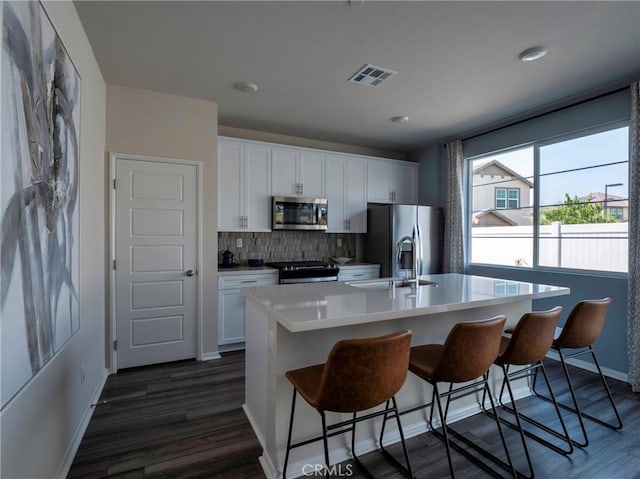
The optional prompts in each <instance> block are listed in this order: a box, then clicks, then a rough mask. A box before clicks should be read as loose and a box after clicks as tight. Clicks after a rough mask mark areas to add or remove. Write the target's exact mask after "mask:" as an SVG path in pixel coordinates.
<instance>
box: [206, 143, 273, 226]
mask: <svg viewBox="0 0 640 479" xmlns="http://www.w3.org/2000/svg"><path fill="white" fill-rule="evenodd" d="M270 188H271V148H270V147H269V146H263V145H261V144H254V143H246V142H242V141H236V140H228V139H222V138H220V139H219V140H218V231H271V222H270V219H271V203H270V201H269V197H270V196H271V189H270Z"/></svg>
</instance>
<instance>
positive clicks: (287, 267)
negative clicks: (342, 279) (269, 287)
mask: <svg viewBox="0 0 640 479" xmlns="http://www.w3.org/2000/svg"><path fill="white" fill-rule="evenodd" d="M267 266H271V267H272V268H277V269H278V271H279V273H278V279H279V283H280V284H294V283H318V282H321V281H338V273H339V272H340V269H339V268H338V267H337V266H336V265H335V264H329V263H323V262H322V261H278V262H274V263H267Z"/></svg>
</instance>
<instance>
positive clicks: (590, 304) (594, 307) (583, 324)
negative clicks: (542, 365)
mask: <svg viewBox="0 0 640 479" xmlns="http://www.w3.org/2000/svg"><path fill="white" fill-rule="evenodd" d="M610 305H611V298H604V299H596V300H587V301H580V302H579V303H578V304H576V305H575V306H574V308H573V309H572V310H571V313H569V317H568V318H567V321H566V322H565V324H564V327H562V328H557V330H556V336H557V338H556V339H555V340H554V341H553V344H552V345H551V348H552V349H554V350H555V351H557V352H558V355H559V356H560V362H561V363H562V369H563V371H564V376H565V378H566V380H567V384H568V386H569V392H570V394H571V400H572V402H573V406H570V405H566V404H562V403H560V402H558V405H559V406H560V407H562V408H563V409H566V410H568V411H571V412H572V413H574V414H575V415H576V416H577V417H578V420H579V422H580V429H582V436H583V441H582V442H578V441H575V440H572V442H573V444H574V445H576V446H578V447H586V446H588V445H589V438H588V436H587V430H586V428H585V425H584V420H583V418H586V419H589V420H591V421H594V422H596V423H598V424H600V425H602V426H605V427H608V428H609V429H614V430H616V429H621V428H622V419H620V414H619V413H618V409H617V408H616V404H615V402H614V401H613V396H612V395H611V390H610V389H609V385H608V384H607V381H606V380H605V378H604V374H602V369H600V363H599V362H598V358H597V357H596V353H595V351H594V350H593V343H595V342H596V340H597V339H598V337H599V336H600V333H601V332H602V326H603V325H604V320H605V318H606V316H607V311H608V310H609V306H610ZM563 349H577V350H578V351H576V352H574V353H571V354H564V353H563V352H562V351H563ZM587 353H590V354H591V358H592V359H593V363H594V364H595V366H596V369H597V370H598V375H599V376H600V380H601V381H602V385H603V386H604V390H605V392H606V393H607V397H608V398H609V403H610V404H611V409H612V410H613V413H614V414H615V417H616V422H615V423H608V422H605V421H603V420H601V419H599V418H597V417H595V416H592V415H590V414H587V413H585V412H583V411H582V410H581V409H580V406H579V405H578V399H577V397H576V392H575V389H574V387H573V383H572V382H571V376H569V369H568V368H567V363H566V360H567V359H569V358H574V357H576V356H580V355H582V354H587ZM536 380H537V374H536V375H535V376H534V378H533V392H534V394H536V395H537V396H538V397H541V398H542V399H545V400H547V401H552V400H553V399H552V398H550V397H547V396H544V395H543V394H540V393H539V392H538V391H537V390H536Z"/></svg>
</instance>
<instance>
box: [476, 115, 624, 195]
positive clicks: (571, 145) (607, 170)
mask: <svg viewBox="0 0 640 479" xmlns="http://www.w3.org/2000/svg"><path fill="white" fill-rule="evenodd" d="M533 156H534V148H533V147H532V146H529V147H526V148H521V149H518V150H513V151H511V152H506V153H501V154H498V155H492V156H488V157H484V158H482V159H479V160H475V161H474V162H473V168H476V167H477V166H479V165H481V164H484V163H486V162H488V161H492V160H498V161H500V162H501V163H502V164H504V165H506V166H508V167H509V168H511V169H512V170H514V171H516V172H518V173H520V174H521V175H522V176H524V177H528V178H529V179H530V180H531V181H533V178H532V177H533ZM628 160H629V128H628V127H623V128H617V129H614V130H609V131H605V132H601V133H596V134H592V135H589V136H584V137H579V138H575V139H572V140H565V141H560V142H556V143H552V144H547V145H544V146H541V147H540V174H541V178H540V184H539V185H536V186H537V187H539V188H540V204H541V205H542V206H544V205H552V204H561V203H562V202H563V201H564V195H565V193H568V194H569V196H571V197H572V198H573V197H574V196H577V197H579V198H580V197H584V196H586V195H588V194H589V193H596V192H600V193H604V192H605V185H607V184H614V183H622V184H623V185H622V186H610V187H609V188H608V191H607V194H608V195H615V196H619V197H624V198H627V197H628V191H629V184H628V183H629V182H628V177H629V164H628ZM619 161H625V162H626V163H621V164H616V165H609V166H599V167H597V168H591V169H583V170H580V171H570V172H565V173H558V172H562V171H566V170H574V169H577V168H585V167H588V166H596V165H601V164H603V163H614V162H619ZM531 199H532V200H533V198H531ZM531 203H532V204H533V201H532V202H531Z"/></svg>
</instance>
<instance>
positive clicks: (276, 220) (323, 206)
mask: <svg viewBox="0 0 640 479" xmlns="http://www.w3.org/2000/svg"><path fill="white" fill-rule="evenodd" d="M272 219H273V221H272V225H271V226H272V229H274V230H319V231H325V230H326V229H327V200H326V198H297V197H289V196H274V197H273V217H272Z"/></svg>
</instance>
